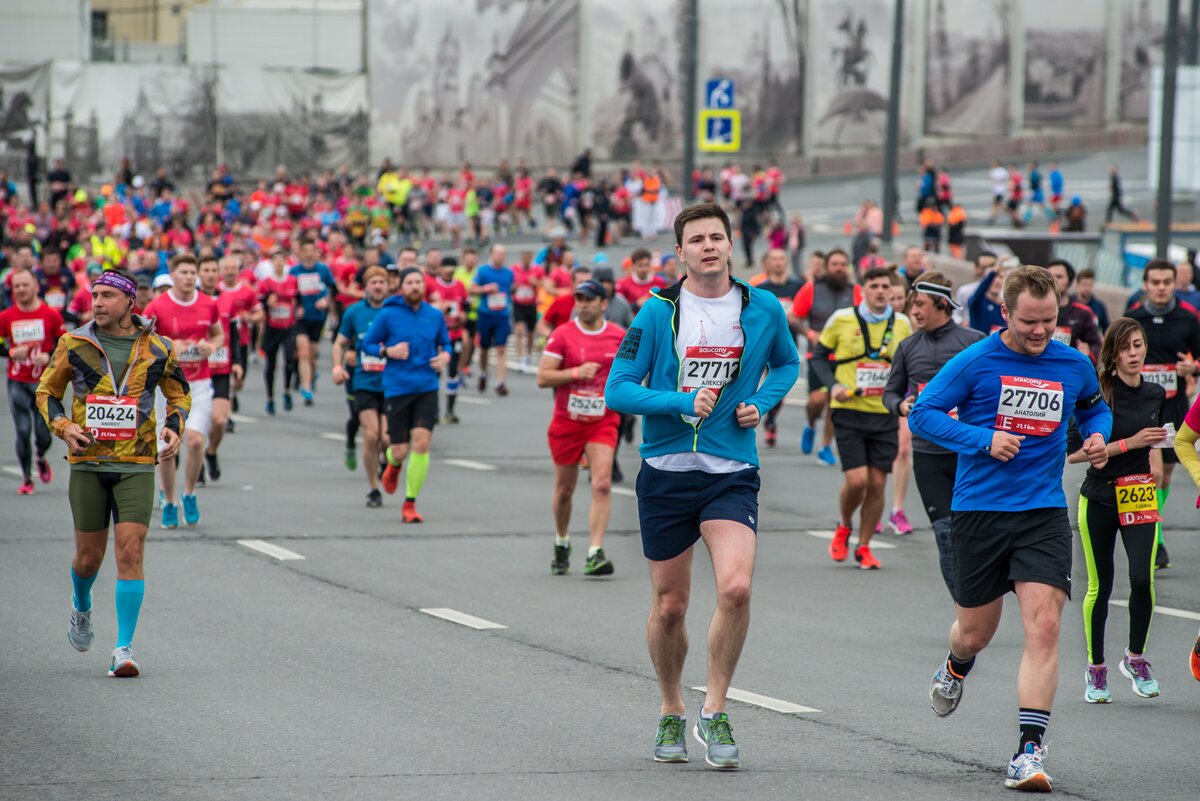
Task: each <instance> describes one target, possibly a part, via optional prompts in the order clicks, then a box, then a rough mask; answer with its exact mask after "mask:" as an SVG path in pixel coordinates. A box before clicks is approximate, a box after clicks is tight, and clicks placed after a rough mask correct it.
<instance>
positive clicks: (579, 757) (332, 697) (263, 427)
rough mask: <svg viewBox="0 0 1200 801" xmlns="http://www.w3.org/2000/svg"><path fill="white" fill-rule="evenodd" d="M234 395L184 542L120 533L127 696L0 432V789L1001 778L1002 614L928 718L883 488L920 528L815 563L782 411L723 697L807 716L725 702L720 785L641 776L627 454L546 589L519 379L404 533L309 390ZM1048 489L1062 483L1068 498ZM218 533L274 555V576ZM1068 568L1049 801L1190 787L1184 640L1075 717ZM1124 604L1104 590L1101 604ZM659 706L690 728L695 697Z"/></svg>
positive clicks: (919, 543)
mask: <svg viewBox="0 0 1200 801" xmlns="http://www.w3.org/2000/svg"><path fill="white" fill-rule="evenodd" d="M325 364H326V365H327V364H328V363H327V362H326V363H325ZM257 378H258V376H257V373H255V374H253V376H252V380H251V382H250V384H249V391H248V392H247V393H246V395H245V397H244V401H243V404H244V405H243V416H242V417H241V419H240V420H239V429H238V432H237V433H236V434H235V435H231V436H230V437H229V438H228V439H227V441H226V444H225V446H224V447H223V449H222V454H223V455H222V462H223V465H224V475H223V477H222V479H221V481H220V482H217V483H213V484H210V485H209V486H208V487H206V488H204V489H202V490H201V491H200V504H201V510H202V513H203V519H202V521H201V524H200V525H199V526H198V527H197V528H195V529H180V530H177V531H171V532H168V531H163V530H161V529H159V528H157V527H155V528H153V529H152V531H151V535H150V541H149V544H148V547H147V559H146V564H147V582H146V584H147V594H146V601H145V605H144V607H143V611H142V616H141V623H140V626H139V629H138V632H137V638H136V641H135V646H136V649H137V655H138V657H139V659H140V660H141V663H142V667H143V671H144V672H143V675H142V676H141V677H140V678H138V679H135V680H116V679H110V678H108V677H107V676H106V674H105V667H106V664H107V659H108V654H109V650H110V647H111V642H112V640H113V638H114V636H115V621H114V614H113V611H112V609H113V580H114V579H115V569H114V567H113V565H112V563H111V562H108V563H106V564H105V566H104V568H103V570H102V575H101V579H100V580H99V581H98V582H97V584H96V587H95V591H94V595H95V601H94V603H95V609H96V614H95V623H96V631H97V637H96V645H95V647H94V648H93V650H92V651H90V652H88V653H87V654H78V653H76V652H75V651H73V650H72V649H71V648H70V647H69V645H68V644H67V642H66V638H65V636H64V635H65V629H66V625H67V616H68V611H69V604H70V591H71V586H70V581H69V578H68V566H69V561H70V558H71V554H72V545H71V530H70V525H71V524H70V513H69V509H68V504H67V497H66V473H67V470H66V467H65V464H63V463H62V462H61V461H60V458H61V456H62V453H63V449H62V446H61V443H59V444H56V445H55V448H54V452H53V453H54V460H53V461H54V463H55V465H56V471H57V473H58V475H57V476H56V477H55V480H54V482H53V483H52V484H50V485H49V486H47V487H41V486H39V487H38V491H37V493H36V494H35V495H34V496H32V497H30V498H18V497H17V496H16V494H15V491H16V486H17V479H16V476H14V475H12V471H14V470H15V462H14V461H13V457H12V455H11V454H12V433H11V429H10V427H9V426H7V425H0V499H2V500H0V509H2V510H3V512H2V514H0V621H2V622H3V631H4V632H5V634H6V638H5V639H6V642H7V647H6V648H4V649H3V650H2V651H0V675H3V677H4V679H3V680H2V681H0V731H3V732H4V733H5V735H6V736H5V747H4V748H3V749H0V798H4V799H14V801H15V800H16V799H59V798H62V799H67V798H71V799H74V798H79V797H88V798H96V799H108V798H112V799H125V798H129V797H147V798H164V799H166V798H170V799H176V798H197V799H200V798H203V799H212V798H253V799H274V798H317V797H332V798H355V799H374V798H381V799H382V798H387V799H394V798H421V799H435V798H463V797H469V796H486V797H491V798H499V799H507V798H523V799H526V798H527V799H542V798H544V799H561V798H565V797H570V798H578V799H586V798H597V799H614V798H621V799H624V798H649V797H659V796H664V795H667V794H671V795H673V796H677V797H688V796H690V795H694V794H701V793H703V794H709V793H713V792H727V793H733V794H734V797H754V798H761V799H774V798H780V799H783V798H787V799H795V798H818V797H819V798H828V799H878V798H886V799H889V800H890V801H898V800H899V799H921V801H929V800H930V799H962V798H994V797H1001V796H1002V794H1003V793H1005V792H1006V791H1005V790H1004V789H1003V787H1002V779H1003V772H1002V771H1003V768H1004V766H1005V764H1006V762H1007V760H1008V758H1009V756H1010V755H1011V753H1012V750H1013V749H1014V747H1015V737H1016V734H1017V730H1016V729H1017V727H1016V707H1015V699H1014V686H1015V671H1016V668H1017V664H1018V661H1019V658H1020V627H1019V620H1018V618H1017V617H1016V616H1015V615H1012V616H1010V617H1009V618H1008V619H1006V620H1005V622H1004V624H1003V627H1002V630H1001V632H1000V634H999V635H998V636H997V638H996V640H995V643H994V645H993V646H992V647H991V648H990V649H989V650H988V651H987V652H986V653H985V654H984V655H983V656H982V657H981V658H980V660H979V663H978V666H977V668H976V670H975V671H974V672H973V673H972V676H971V679H970V680H969V682H968V684H967V687H966V693H965V700H964V702H963V705H962V707H961V708H960V709H959V711H958V712H957V713H956V714H955V715H954V716H953V717H951V718H949V719H946V720H939V719H937V718H936V717H935V716H934V715H933V713H932V712H931V711H930V710H929V705H928V699H927V687H928V681H929V676H930V674H931V672H932V671H933V669H934V668H935V667H936V665H937V663H938V662H939V660H940V659H941V658H942V657H944V654H945V639H946V629H947V626H948V624H949V622H950V620H951V614H952V612H951V606H950V603H949V599H948V597H947V595H946V592H945V590H944V588H943V587H942V583H941V580H940V577H939V573H938V568H937V564H936V552H935V548H934V545H933V542H932V536H931V532H930V531H929V529H928V525H927V522H926V521H925V520H923V518H922V515H921V513H920V512H919V511H917V510H919V503H918V502H917V501H916V497H915V489H914V490H913V491H912V493H911V494H910V498H909V501H910V503H909V506H910V509H911V510H914V511H913V518H914V522H916V523H917V524H918V526H920V528H919V529H918V531H917V533H916V534H915V535H914V536H912V537H910V538H906V539H903V540H901V539H900V538H897V537H895V536H892V535H885V536H884V537H882V538H881V540H882V544H881V545H880V546H879V549H878V550H877V551H876V553H877V555H878V556H879V557H880V558H881V560H882V561H883V563H884V569H883V570H881V571H877V572H871V573H864V572H861V571H858V570H856V569H854V568H853V567H851V566H848V565H835V564H833V563H832V562H830V561H829V559H828V556H827V555H826V540H825V539H822V538H820V537H819V536H813V535H812V534H811V532H813V531H817V532H822V531H824V532H828V531H829V530H831V529H832V527H833V523H834V518H835V510H834V507H833V499H834V497H835V495H836V492H837V488H838V485H839V474H838V472H837V471H836V470H835V469H832V468H822V467H819V466H817V465H816V464H815V462H814V461H813V460H812V458H811V457H804V456H801V455H800V454H799V452H798V451H797V449H796V446H795V442H796V438H797V436H798V434H799V428H800V424H801V413H802V411H801V409H799V408H795V407H789V408H788V409H786V410H785V412H784V415H783V417H782V420H781V425H782V432H781V447H780V448H779V449H777V450H775V451H771V452H767V453H765V454H764V458H763V471H762V475H763V492H762V498H761V503H762V507H761V513H760V519H761V528H760V538H759V541H760V552H761V553H760V556H759V559H758V569H757V573H756V583H755V590H754V601H753V625H752V626H751V630H750V636H749V640H748V642H747V646H746V650H745V653H744V656H743V658H742V661H741V665H740V668H739V670H738V673H737V676H736V677H735V681H734V686H735V687H736V688H738V689H739V690H743V691H746V692H750V693H756V694H758V695H761V696H767V697H769V698H770V699H776V701H785V702H790V703H791V704H796V705H800V706H803V707H807V708H808V710H807V711H804V710H802V711H795V712H790V713H781V712H778V711H774V710H772V709H769V708H764V707H763V706H758V705H752V704H746V703H740V702H735V703H732V705H731V707H730V709H731V715H732V721H733V725H734V731H735V734H736V736H737V738H738V742H739V744H740V746H741V748H742V754H743V761H744V765H745V767H744V769H743V770H742V771H740V772H739V773H737V774H735V775H714V773H713V772H712V771H711V770H709V769H707V768H706V766H705V765H704V762H703V755H702V753H701V752H700V749H699V747H698V746H697V745H696V744H695V743H694V742H692V743H691V744H690V749H691V753H692V762H691V763H689V764H687V765H682V766H681V765H660V764H656V763H654V762H652V761H651V759H650V749H651V745H652V743H653V736H654V727H655V721H656V718H657V713H658V701H657V686H656V683H655V679H654V673H653V669H652V667H651V665H650V662H649V659H648V657H647V655H646V652H645V645H644V621H645V615H646V611H647V608H648V601H649V592H648V590H649V587H648V580H647V572H646V567H645V563H644V561H643V559H642V557H641V552H640V548H639V545H640V543H639V540H638V534H637V517H636V507H635V503H636V501H635V499H634V498H633V497H631V487H632V479H633V476H634V473H635V472H636V461H635V458H634V456H633V455H632V454H631V453H630V452H629V451H626V452H625V453H623V454H622V455H621V461H622V464H623V465H624V467H625V470H626V473H627V475H628V476H629V479H628V480H627V481H626V483H625V484H624V485H622V486H621V487H620V489H619V490H618V493H619V494H618V495H616V496H615V497H614V511H613V518H612V526H611V528H612V531H611V533H610V538H609V541H608V546H607V549H608V552H609V555H610V556H611V558H612V559H613V560H614V562H615V564H616V574H615V576H614V577H613V578H612V579H610V580H589V579H585V578H583V577H582V575H580V574H579V572H578V571H579V568H580V566H581V562H582V557H581V556H580V553H581V551H582V550H583V543H584V542H585V541H586V540H585V534H584V529H583V526H584V514H585V512H584V510H585V508H586V504H587V497H588V496H587V490H586V486H581V487H580V490H579V492H578V494H577V496H576V497H577V502H578V504H579V506H578V507H577V510H576V516H575V526H574V532H575V542H576V545H577V549H576V564H575V572H574V573H573V574H572V575H570V576H566V577H553V576H551V575H550V574H549V571H548V562H549V560H550V556H551V543H552V541H551V532H552V528H551V519H550V512H549V495H550V486H551V477H552V467H551V464H550V460H549V457H548V454H547V450H546V445H545V439H544V436H545V434H544V432H545V427H546V424H547V422H548V417H549V413H550V407H551V402H550V397H549V394H548V392H542V391H539V390H538V389H537V388H536V387H535V386H534V383H533V380H532V378H531V377H529V376H514V377H513V379H512V381H511V383H512V395H511V396H510V397H508V398H506V399H500V398H496V397H495V396H489V397H479V396H477V395H474V394H471V395H468V396H467V397H464V399H463V402H461V403H460V414H461V417H462V418H463V423H462V424H461V425H459V426H457V427H439V428H438V429H437V431H436V432H435V436H434V449H433V462H432V466H431V469H430V475H429V480H428V483H427V484H426V487H425V490H424V492H423V493H422V495H421V498H420V508H421V510H422V511H423V512H424V514H425V516H426V522H425V523H424V524H423V525H420V526H412V525H410V526H405V525H402V524H401V523H400V522H399V501H398V499H395V498H391V497H389V498H388V499H387V501H386V505H385V506H384V508H382V509H378V510H372V509H367V508H366V507H365V506H364V493H365V491H366V488H365V481H364V479H363V478H362V477H361V475H360V474H359V473H350V472H348V471H347V470H346V469H345V467H344V466H343V465H342V444H341V443H340V442H337V441H335V439H336V437H334V438H330V437H329V436H328V435H331V434H333V435H336V434H337V433H338V432H340V431H341V429H342V424H343V421H344V418H345V407H344V403H343V401H342V398H341V393H340V390H335V389H334V388H332V387H330V386H329V383H328V381H326V382H324V383H323V384H322V386H321V387H320V390H321V391H320V392H319V393H318V395H317V403H316V406H315V407H313V408H311V409H304V408H298V409H297V410H296V411H294V412H292V413H290V414H283V413H281V414H280V415H279V416H278V417H277V418H274V419H267V418H266V417H264V416H263V415H262V414H261V413H260V412H259V410H260V409H261V407H262V404H261V401H262V394H261V392H262V391H261V388H260V381H259V380H257ZM455 460H458V461H455ZM1078 480H1079V472H1078V471H1077V470H1075V471H1072V472H1071V473H1070V477H1069V480H1068V483H1069V484H1071V485H1074V486H1077V484H1078ZM1184 483H1186V479H1184ZM1192 497H1193V496H1192V491H1191V490H1190V489H1188V488H1186V487H1185V486H1184V485H1183V484H1181V486H1180V489H1179V490H1178V491H1177V492H1176V494H1175V495H1173V496H1172V498H1171V502H1170V505H1169V508H1168V516H1169V519H1170V521H1171V525H1170V526H1169V529H1170V531H1169V537H1170V539H1169V541H1170V545H1171V553H1172V555H1173V558H1174V562H1175V567H1173V568H1172V569H1171V570H1169V571H1167V572H1166V573H1161V574H1159V583H1158V602H1159V604H1160V605H1161V606H1162V607H1170V608H1172V609H1175V610H1184V612H1185V613H1188V614H1192V615H1193V617H1194V616H1195V613H1196V612H1200V582H1198V581H1197V578H1198V576H1200V542H1198V540H1197V537H1196V526H1195V519H1196V518H1195V516H1194V515H1195V512H1194V511H1193V510H1192ZM245 539H256V540H264V541H265V542H266V543H268V544H269V545H273V546H276V547H279V548H284V549H287V550H288V551H291V552H292V553H293V554H295V555H298V556H302V557H303V558H302V559H289V560H280V559H277V558H274V557H272V556H269V555H266V554H264V553H261V552H259V551H256V550H252V549H251V548H249V547H246V546H245V545H242V544H239V540H245ZM1123 560H1124V557H1123V556H1121V557H1119V562H1120V563H1121V564H1122V565H1123ZM1077 562H1078V565H1077V569H1076V571H1075V585H1076V586H1077V587H1079V588H1080V591H1079V593H1077V597H1076V599H1075V600H1074V601H1072V602H1071V604H1070V605H1069V607H1068V610H1067V614H1066V620H1065V624H1064V629H1063V632H1064V634H1063V649H1062V654H1063V658H1062V669H1061V689H1060V693H1059V703H1058V705H1057V708H1056V709H1055V713H1054V718H1053V721H1052V723H1051V729H1050V734H1049V738H1050V740H1051V748H1050V758H1049V761H1048V763H1047V764H1048V767H1049V769H1050V770H1051V772H1052V774H1053V775H1054V776H1055V778H1056V780H1057V786H1058V788H1059V789H1058V791H1057V792H1059V793H1060V794H1065V795H1066V796H1067V797H1070V798H1080V799H1113V798H1156V799H1191V798H1193V797H1194V791H1193V789H1192V785H1191V782H1190V781H1187V779H1189V778H1192V777H1194V770H1193V766H1194V760H1195V747H1194V744H1195V721H1196V715H1197V712H1198V711H1200V685H1197V683H1196V682H1195V681H1194V680H1193V679H1192V678H1191V676H1190V674H1189V673H1188V669H1187V665H1186V657H1187V652H1188V649H1189V647H1190V644H1191V642H1192V640H1193V639H1194V637H1195V633H1196V625H1197V624H1196V622H1195V620H1193V619H1185V618H1180V617H1176V616H1169V615H1164V614H1161V613H1160V614H1159V615H1158V616H1157V618H1156V620H1155V623H1154V627H1153V631H1152V634H1151V643H1150V651H1149V655H1150V658H1151V659H1152V660H1153V661H1154V664H1155V667H1156V670H1157V674H1158V676H1159V678H1160V680H1161V681H1162V685H1163V688H1164V694H1163V695H1162V697H1160V698H1157V699H1154V700H1140V699H1136V698H1135V697H1134V696H1133V695H1132V693H1131V692H1130V691H1129V688H1128V686H1127V685H1126V684H1125V683H1124V682H1123V681H1122V680H1120V679H1119V678H1117V679H1115V680H1114V683H1113V687H1114V695H1115V702H1114V703H1113V704H1112V705H1110V706H1109V707H1092V706H1087V705H1085V704H1084V703H1083V701H1082V698H1081V696H1082V676H1083V671H1084V666H1085V656H1084V652H1083V631H1082V623H1081V620H1080V613H1079V602H1080V598H1081V595H1082V587H1083V586H1084V583H1085V581H1086V578H1085V575H1084V571H1083V565H1082V560H1081V559H1077ZM706 564H707V560H706V559H704V558H703V556H701V557H700V558H698V559H697V571H696V576H695V592H694V594H693V601H692V611H691V615H690V620H689V631H690V636H691V642H692V653H691V656H690V658H689V661H688V663H687V666H686V669H685V673H684V681H685V682H686V685H687V686H688V687H697V686H700V685H702V684H703V683H704V680H705V674H704V632H705V627H706V625H707V619H708V617H709V615H710V614H711V611H712V609H713V605H714V598H713V591H712V578H711V572H710V571H709V570H708V569H707V568H706V567H705V565H706ZM1122 569H1123V568H1122ZM1126 587H1127V583H1126V582H1125V580H1124V579H1123V578H1120V577H1119V578H1118V587H1117V590H1116V593H1115V597H1116V598H1118V599H1120V598H1123V597H1125V593H1126V592H1127V589H1126ZM429 608H445V609H451V610H456V611H457V612H460V613H466V614H468V615H473V616H476V617H478V618H482V619H485V620H487V621H491V622H493V623H496V624H499V625H501V626H504V627H505V628H497V629H484V630H476V629H473V628H469V627H465V626H463V625H459V624H457V623H454V622H451V621H448V620H445V619H442V618H439V617H434V616H432V615H430V614H427V613H424V612H422V611H421V610H423V609H429ZM1011 612H1015V609H1010V613H1011ZM1113 612H1114V614H1113V616H1112V620H1111V623H1110V627H1109V630H1110V642H1111V643H1112V652H1113V654H1114V655H1115V654H1116V653H1117V652H1118V649H1119V647H1120V645H1121V644H1122V643H1121V639H1122V638H1123V636H1124V634H1125V632H1126V628H1127V626H1126V620H1125V615H1124V613H1123V610H1122V609H1121V608H1119V607H1114V608H1113ZM1114 674H1115V671H1114ZM687 700H688V703H689V707H690V711H689V716H690V717H693V718H694V716H695V715H696V714H697V713H696V709H697V707H698V705H699V703H700V700H701V695H700V694H699V693H698V692H689V693H688V694H687ZM765 703H767V704H768V705H773V706H778V704H777V703H772V702H770V701H768V702H765ZM818 710H819V711H818Z"/></svg>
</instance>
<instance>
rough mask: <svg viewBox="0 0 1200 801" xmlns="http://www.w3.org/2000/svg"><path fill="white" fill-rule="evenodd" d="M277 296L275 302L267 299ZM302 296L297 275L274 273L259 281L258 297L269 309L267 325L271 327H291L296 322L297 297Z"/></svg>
mask: <svg viewBox="0 0 1200 801" xmlns="http://www.w3.org/2000/svg"><path fill="white" fill-rule="evenodd" d="M271 295H274V296H275V302H274V303H271V302H269V301H268V300H267V299H268V298H269V297H270V296H271ZM299 296H300V284H298V283H297V282H296V276H294V275H285V276H284V277H283V278H276V277H275V276H274V275H273V274H272V275H268V276H267V277H266V278H264V279H263V280H261V281H259V282H258V297H259V298H260V299H261V300H262V302H263V307H264V308H266V310H267V326H268V327H270V328H291V327H292V326H293V325H295V324H296V298H298V297H299Z"/></svg>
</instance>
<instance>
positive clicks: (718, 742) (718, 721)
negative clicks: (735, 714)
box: [692, 710, 742, 770]
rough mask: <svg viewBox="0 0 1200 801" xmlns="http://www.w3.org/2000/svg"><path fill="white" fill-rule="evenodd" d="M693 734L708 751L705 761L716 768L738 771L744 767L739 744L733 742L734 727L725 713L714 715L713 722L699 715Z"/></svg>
mask: <svg viewBox="0 0 1200 801" xmlns="http://www.w3.org/2000/svg"><path fill="white" fill-rule="evenodd" d="M701 712H703V710H701ZM692 734H694V735H695V736H696V739H697V740H699V741H700V744H701V745H703V746H704V747H705V748H706V749H708V750H707V751H706V752H705V754H704V761H705V762H707V763H708V764H710V765H712V766H713V767H714V768H720V769H721V770H737V769H738V768H740V767H741V766H742V762H741V759H740V758H739V757H738V747H737V744H736V743H735V742H734V741H733V727H732V726H730V725H729V716H728V715H726V714H725V713H724V712H718V713H717V714H715V715H713V717H712V719H711V720H706V719H705V718H704V717H703V716H702V715H697V716H696V725H695V727H694V728H693V729H692Z"/></svg>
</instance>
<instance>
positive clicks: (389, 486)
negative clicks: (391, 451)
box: [380, 462, 400, 495]
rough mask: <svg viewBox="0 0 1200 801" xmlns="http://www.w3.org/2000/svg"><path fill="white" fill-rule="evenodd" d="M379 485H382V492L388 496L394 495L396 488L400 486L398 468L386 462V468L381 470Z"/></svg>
mask: <svg viewBox="0 0 1200 801" xmlns="http://www.w3.org/2000/svg"><path fill="white" fill-rule="evenodd" d="M380 483H381V484H382V485H383V491H384V492H386V493H387V494H388V495H395V494H396V487H398V486H399V485H400V468H399V467H397V466H396V465H394V464H392V463H391V462H388V464H387V467H385V468H383V475H382V476H380Z"/></svg>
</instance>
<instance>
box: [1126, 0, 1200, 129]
mask: <svg viewBox="0 0 1200 801" xmlns="http://www.w3.org/2000/svg"><path fill="white" fill-rule="evenodd" d="M1184 5H1186V4H1184ZM1185 15H1186V12H1184V11H1182V9H1181V16H1185ZM1120 19H1121V119H1123V120H1133V121H1145V120H1146V118H1147V117H1148V116H1149V115H1150V73H1151V71H1152V70H1153V69H1154V67H1159V66H1162V63H1163V36H1164V35H1165V33H1166V29H1167V9H1166V4H1165V3H1161V2H1152V1H1151V0H1129V1H1128V5H1127V6H1126V7H1125V8H1123V9H1122V10H1121V18H1120Z"/></svg>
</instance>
